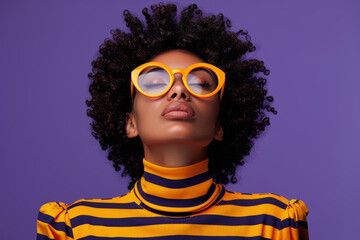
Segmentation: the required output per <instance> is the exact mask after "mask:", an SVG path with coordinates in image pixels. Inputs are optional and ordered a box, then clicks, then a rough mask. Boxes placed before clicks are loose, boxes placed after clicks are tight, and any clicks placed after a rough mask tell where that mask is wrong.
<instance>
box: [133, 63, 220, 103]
mask: <svg viewBox="0 0 360 240" xmlns="http://www.w3.org/2000/svg"><path fill="white" fill-rule="evenodd" d="M175 74H181V75H182V80H183V84H184V86H185V88H186V89H187V90H188V91H189V92H190V93H191V94H192V95H194V96H196V97H199V98H207V97H211V96H213V95H215V94H216V93H217V92H219V91H220V90H221V92H220V101H221V99H222V96H223V93H224V86H225V73H224V72H223V71H222V70H221V69H219V68H218V67H215V66H214V65H211V64H208V63H195V64H193V65H191V66H189V67H187V68H186V69H180V68H174V69H171V68H169V67H168V66H166V65H165V64H162V63H159V62H148V63H145V64H142V65H140V66H139V67H137V68H135V69H134V70H133V71H132V72H131V99H132V98H133V95H134V86H135V87H136V89H137V90H138V91H139V92H140V93H142V94H143V95H145V96H147V97H152V98H154V97H161V96H163V95H165V94H166V93H167V92H168V91H169V90H170V88H171V87H172V85H173V84H174V79H175V76H174V75H175Z"/></svg>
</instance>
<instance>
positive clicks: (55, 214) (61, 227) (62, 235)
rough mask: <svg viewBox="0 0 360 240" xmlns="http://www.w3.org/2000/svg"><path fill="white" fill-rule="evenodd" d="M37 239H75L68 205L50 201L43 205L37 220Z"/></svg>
mask: <svg viewBox="0 0 360 240" xmlns="http://www.w3.org/2000/svg"><path fill="white" fill-rule="evenodd" d="M36 239H37V240H49V239H56V240H70V239H71V240H73V239H74V237H73V232H72V228H71V223H70V218H69V214H68V211H67V205H66V204H65V203H62V202H50V203H46V204H44V205H43V206H41V208H40V211H39V215H38V220H37V238H36Z"/></svg>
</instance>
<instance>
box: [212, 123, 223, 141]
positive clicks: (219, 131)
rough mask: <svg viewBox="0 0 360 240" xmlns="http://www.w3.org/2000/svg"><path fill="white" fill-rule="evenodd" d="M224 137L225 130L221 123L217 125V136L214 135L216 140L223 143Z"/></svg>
mask: <svg viewBox="0 0 360 240" xmlns="http://www.w3.org/2000/svg"><path fill="white" fill-rule="evenodd" d="M223 136H224V130H223V129H222V127H221V125H220V123H219V121H218V122H217V123H216V130H215V134H214V139H216V140H218V141H222V140H223Z"/></svg>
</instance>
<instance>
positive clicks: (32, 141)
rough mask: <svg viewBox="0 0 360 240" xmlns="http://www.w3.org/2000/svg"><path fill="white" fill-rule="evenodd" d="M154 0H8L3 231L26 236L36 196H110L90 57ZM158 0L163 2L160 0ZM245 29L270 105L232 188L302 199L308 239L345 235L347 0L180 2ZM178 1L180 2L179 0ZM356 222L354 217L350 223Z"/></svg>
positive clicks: (352, 136)
mask: <svg viewBox="0 0 360 240" xmlns="http://www.w3.org/2000/svg"><path fill="white" fill-rule="evenodd" d="M157 2H158V1H145V0H143V1H109V0H107V1H89V0H87V1H84V0H82V1H58V2H55V1H25V0H24V1H8V2H7V3H5V2H4V1H2V2H1V3H0V9H1V10H0V19H1V21H0V26H1V28H0V29H1V39H0V43H1V44H0V48H1V54H0V59H1V73H0V74H1V75H0V76H1V87H0V109H1V124H0V127H1V129H0V130H1V133H0V139H1V147H0V158H1V170H0V173H1V174H0V177H1V179H0V180H1V181H0V182H1V190H2V194H1V200H0V201H1V202H0V203H1V207H2V211H1V217H0V218H1V232H0V238H1V239H33V238H35V234H36V233H35V232H36V218H37V214H38V210H39V208H40V206H41V205H42V204H44V203H46V202H49V201H62V202H65V203H68V204H70V203H72V202H74V201H76V200H78V199H81V198H105V197H115V196H118V195H122V194H124V193H126V192H127V182H128V180H127V179H122V178H121V177H120V176H119V174H118V173H116V172H115V171H114V169H113V168H112V166H111V163H110V161H108V160H107V159H106V153H105V152H103V151H101V149H100V147H99V144H98V143H97V142H96V140H95V139H93V137H92V136H91V134H90V127H89V122H90V119H89V118H88V117H87V116H86V106H85V99H87V98H89V93H88V84H89V82H88V79H87V73H88V72H89V71H90V70H91V66H90V62H91V61H92V60H93V59H94V56H95V54H96V52H97V50H98V47H99V45H100V44H101V43H102V42H103V40H104V39H105V38H109V37H110V36H111V35H110V33H109V31H110V29H113V28H121V29H124V21H123V17H122V12H123V10H124V9H126V8H128V9H129V10H132V11H133V12H134V13H136V14H138V16H141V9H142V8H143V7H145V6H146V7H148V6H149V5H150V3H157ZM164 2H167V1H164ZM190 2H195V3H198V5H199V6H200V7H201V8H202V9H203V10H205V11H206V12H209V13H219V12H222V13H223V14H224V15H225V16H227V17H228V18H230V19H231V20H232V23H233V28H232V29H233V30H234V31H236V30H238V29H240V28H242V29H247V30H248V31H249V33H250V35H251V37H252V41H253V42H254V44H255V45H256V46H257V51H256V52H255V53H254V54H253V55H252V56H253V57H258V58H260V59H263V60H264V61H265V64H266V66H267V67H268V68H269V69H270V70H271V74H270V76H269V77H268V82H269V85H268V89H269V94H270V95H272V96H274V98H275V102H274V106H275V108H276V109H277V110H278V115H276V116H274V115H272V114H271V115H270V118H271V125H270V127H269V128H268V129H267V131H266V132H265V134H264V135H263V136H262V137H261V138H260V139H258V140H257V141H256V142H255V147H254V149H253V151H252V155H251V156H250V157H249V162H248V163H247V164H246V165H245V166H244V167H243V168H242V169H241V170H240V171H239V180H240V181H239V183H238V184H236V185H233V186H227V187H228V188H229V189H231V190H234V191H239V192H254V193H257V192H273V193H277V194H279V195H282V196H284V197H286V198H289V199H292V198H298V199H302V200H303V201H304V202H305V203H306V204H307V206H308V207H309V209H310V213H309V215H308V224H309V232H310V238H311V239H354V238H356V236H357V235H358V234H355V222H357V221H358V216H357V215H358V214H359V213H360V212H359V207H358V206H359V200H360V194H359V187H358V186H357V185H358V184H359V182H360V181H359V180H360V179H359V173H358V171H359V168H360V164H359V161H358V160H359V156H358V150H359V147H360V144H359V143H360V141H359V137H358V136H359V132H360V131H359V130H360V127H359V116H360V114H359V104H360V101H359V98H358V94H359V87H360V83H359V79H358V77H356V76H357V75H358V71H359V69H360V61H359V57H358V54H359V53H360V51H359V50H360V47H359V44H360V28H359V23H360V21H359V20H360V17H359V16H360V15H359V10H360V8H359V6H360V4H359V3H356V1H338V2H334V1H330V2H329V1H317V2H316V3H313V1H301V3H289V2H288V1H272V2H271V3H269V2H268V1H235V0H234V1H224V0H223V1H209V0H206V1H205V0H201V1H183V3H182V5H181V6H185V5H187V4H188V3H190ZM181 8H182V7H181ZM356 225H358V224H356Z"/></svg>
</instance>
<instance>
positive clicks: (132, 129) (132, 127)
mask: <svg viewBox="0 0 360 240" xmlns="http://www.w3.org/2000/svg"><path fill="white" fill-rule="evenodd" d="M126 135H127V137H128V138H133V137H137V136H138V135H139V133H138V130H137V127H136V122H135V117H134V114H133V113H126Z"/></svg>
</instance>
